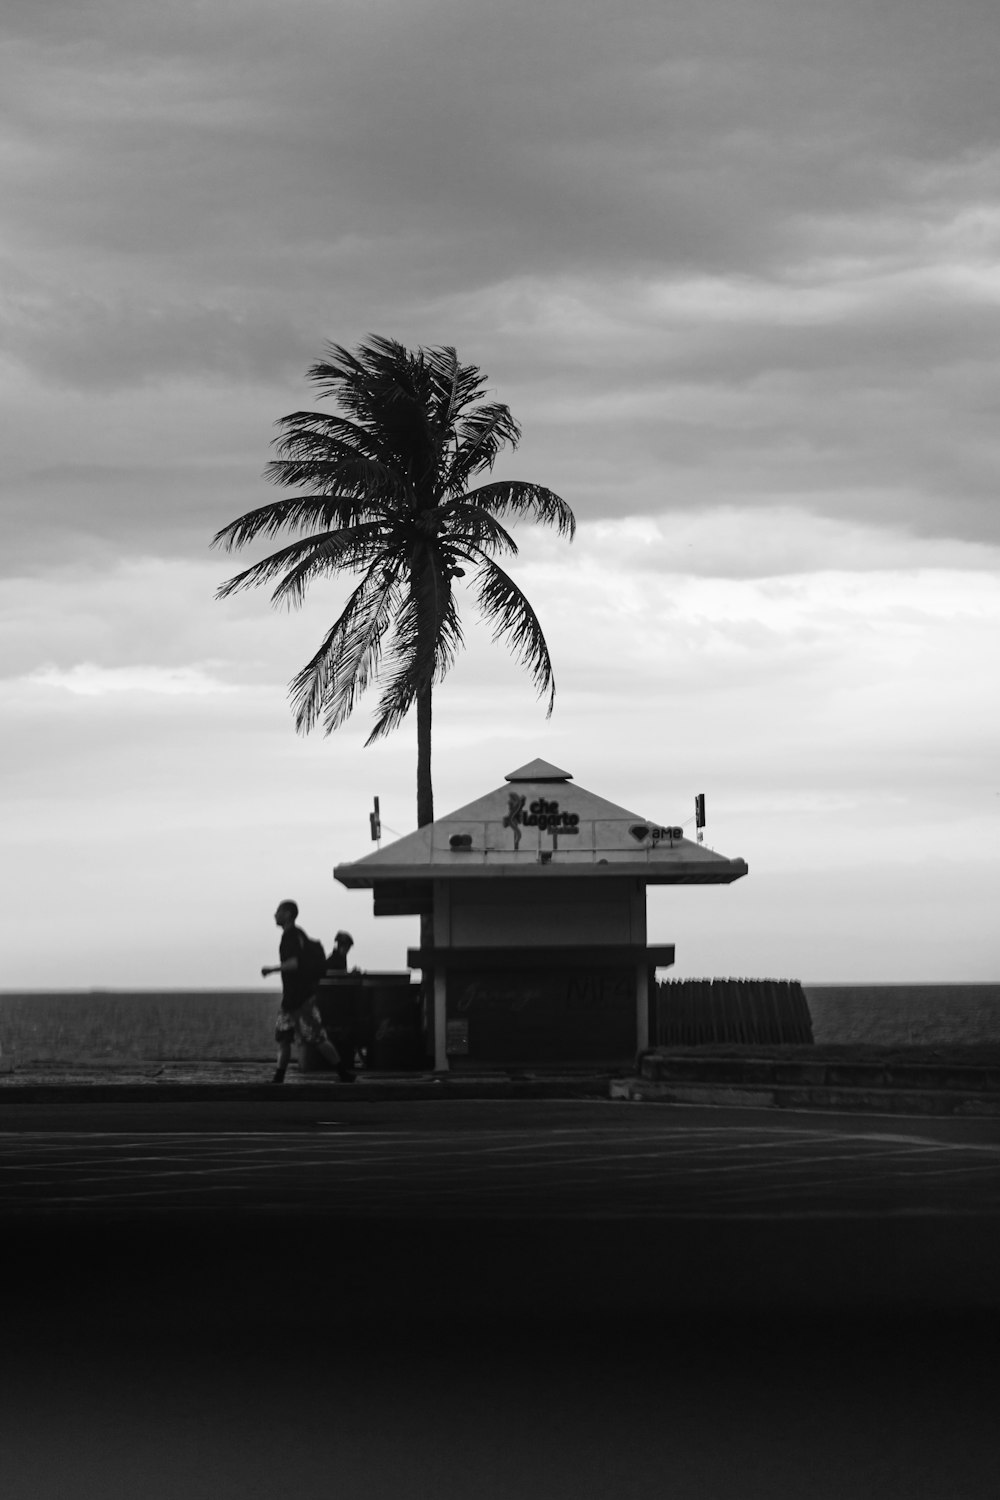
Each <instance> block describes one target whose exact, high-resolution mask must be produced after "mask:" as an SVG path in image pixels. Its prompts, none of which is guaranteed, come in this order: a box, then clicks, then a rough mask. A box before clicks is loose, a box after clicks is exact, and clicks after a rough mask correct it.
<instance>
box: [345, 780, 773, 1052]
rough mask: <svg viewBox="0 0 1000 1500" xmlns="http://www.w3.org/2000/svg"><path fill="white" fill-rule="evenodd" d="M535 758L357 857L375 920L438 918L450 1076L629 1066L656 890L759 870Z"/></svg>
mask: <svg viewBox="0 0 1000 1500" xmlns="http://www.w3.org/2000/svg"><path fill="white" fill-rule="evenodd" d="M572 780H573V778H572V776H571V774H570V772H569V771H562V770H560V769H559V768H558V767H557V766H553V765H549V763H548V762H547V761H544V760H533V761H531V762H530V763H529V764H528V765H525V766H521V767H520V768H519V769H518V770H516V771H510V772H508V774H507V775H506V776H505V778H504V781H505V783H506V784H505V785H504V786H501V787H498V788H497V789H496V790H495V791H492V792H487V793H486V795H485V796H483V797H480V798H479V799H478V800H477V801H475V802H470V803H469V804H468V806H466V807H461V808H459V809H458V810H457V811H456V812H452V813H448V814H447V815H446V816H445V817H443V818H438V819H436V821H435V822H433V823H429V824H427V825H426V826H425V827H423V828H419V829H418V830H417V831H416V833H411V834H409V835H407V836H406V837H405V838H401V839H398V840H397V841H396V842H395V843H393V844H389V845H387V846H386V847H385V848H384V849H379V850H378V851H377V852H375V853H374V854H369V855H368V856H367V857H366V858H364V859H359V860H356V861H354V862H353V863H350V864H342V865H337V867H336V868H335V870H334V872H333V874H334V878H335V879H336V880H338V881H340V883H341V884H342V885H345V886H347V887H348V888H351V889H357V888H364V887H370V888H371V889H372V891H373V892H374V900H375V915H376V916H399V915H409V914H417V913H420V914H424V913H430V912H433V931H434V944H433V948H431V949H423V948H411V949H409V950H408V952H407V963H408V965H409V966H410V968H411V969H420V970H422V971H423V972H424V974H425V976H426V975H427V974H428V973H430V974H432V975H433V984H432V986H425V994H424V998H423V1015H422V1025H423V1030H424V1037H425V1046H426V1052H427V1055H428V1056H430V1057H433V1059H434V1066H435V1068H436V1069H438V1070H441V1071H444V1070H447V1069H449V1068H452V1069H460V1068H461V1067H463V1066H465V1067H471V1066H476V1067H481V1066H484V1065H485V1066H489V1065H491V1064H495V1065H498V1066H510V1065H515V1066H533V1065H537V1064H545V1063H560V1064H585V1063H602V1064H604V1063H625V1062H630V1061H631V1060H632V1059H633V1058H634V1056H635V1053H636V1052H637V1051H639V1050H641V1049H643V1048H645V1047H647V1046H648V1045H649V1037H650V1016H649V1011H650V1003H651V1001H650V995H651V989H652V986H651V979H652V975H653V971H654V970H655V969H657V968H666V967H668V966H669V965H670V964H672V963H673V961H674V948H673V945H672V944H666V945H661V946H653V947H650V946H648V945H647V942H646V887H647V886H648V885H727V884H729V883H730V882H731V881H733V880H738V879H739V878H740V876H742V875H745V874H746V873H747V865H746V863H745V861H744V860H742V859H726V858H724V857H723V856H722V855H721V854H716V853H714V852H713V851H712V850H709V849H706V848H704V847H703V846H702V845H701V844H697V843H694V842H692V841H691V840H689V839H687V838H685V837H684V834H683V830H682V829H681V828H679V827H674V826H664V825H661V824H659V823H654V822H651V821H650V820H649V819H646V818H643V817H641V816H640V815H639V814H638V813H633V812H629V811H628V810H627V809H626V808H624V807H618V806H617V805H616V804H615V803H613V802H609V801H607V800H606V799H605V798H603V797H599V796H597V795H596V794H595V793H593V792H588V791H585V790H584V788H583V787H577V786H572V785H571V782H572Z"/></svg>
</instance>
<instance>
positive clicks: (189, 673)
mask: <svg viewBox="0 0 1000 1500" xmlns="http://www.w3.org/2000/svg"><path fill="white" fill-rule="evenodd" d="M27 683H28V685H29V686H32V687H43V688H58V689H61V690H62V691H63V692H67V693H73V694H74V695H79V696H81V697H84V698H102V697H104V696H106V695H107V694H108V693H142V694H146V693H154V694H157V695H166V696H167V697H170V698H175V697H178V696H181V697H190V696H192V695H194V696H196V697H200V696H202V695H204V694H207V693H211V694H215V693H234V692H236V691H237V689H236V687H235V686H234V685H233V684H232V683H229V682H222V681H220V679H219V678H218V677H215V676H213V675H212V674H211V672H210V671H209V670H207V669H206V668H205V667H202V666H188V667H157V666H141V667H100V666H97V665H96V663H94V662H78V663H77V664H76V665H75V666H73V667H70V668H69V670H68V671H67V670H62V669H60V668H59V667H54V666H46V667H42V668H40V669H39V670H38V671H37V672H32V673H31V675H30V676H29V677H28V679H27Z"/></svg>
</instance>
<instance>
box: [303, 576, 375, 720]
mask: <svg viewBox="0 0 1000 1500" xmlns="http://www.w3.org/2000/svg"><path fill="white" fill-rule="evenodd" d="M398 605H399V584H398V579H397V577H396V575H395V574H394V573H393V572H392V571H391V569H387V568H385V567H383V566H382V564H381V563H379V564H377V565H374V566H373V567H372V568H370V569H369V571H368V573H367V574H366V575H365V577H364V578H363V579H362V581H361V583H360V584H359V585H358V587H357V588H356V589H355V590H354V592H353V593H352V595H351V597H350V598H349V599H348V601H347V604H346V605H345V606H344V609H343V610H342V611H341V614H340V617H339V618H338V620H337V621H336V623H335V624H334V625H333V626H331V628H330V629H329V630H328V631H327V633H326V635H325V636H324V638H323V641H322V644H321V645H320V647H319V650H318V651H317V652H316V653H315V655H314V656H313V657H312V659H311V660H310V661H308V662H307V663H306V665H305V666H304V667H303V668H302V670H301V671H300V672H299V673H297V674H296V676H295V677H294V678H293V679H292V681H291V683H290V684H289V697H290V698H291V702H292V708H293V709H294V712H295V727H296V729H297V730H298V731H299V733H304V734H308V733H309V731H310V730H311V729H312V728H313V727H314V726H315V724H316V723H317V722H318V720H319V718H320V715H321V714H322V716H323V720H324V727H325V731H326V733H327V734H331V733H332V732H333V730H334V729H337V728H339V727H340V725H341V724H343V723H345V722H346V720H347V719H348V718H349V717H350V715H351V712H352V711H353V709H354V705H355V703H356V702H357V700H358V698H359V697H360V696H361V694H362V693H363V692H364V691H365V689H366V688H367V686H368V684H369V682H370V681H371V679H372V677H373V676H375V675H376V674H377V672H378V667H379V660H380V656H381V649H382V641H383V637H384V635H385V632H386V630H387V629H388V628H389V626H390V625H391V622H392V617H393V614H394V612H395V610H396V609H397V608H398Z"/></svg>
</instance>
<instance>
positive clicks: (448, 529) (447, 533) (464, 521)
mask: <svg viewBox="0 0 1000 1500" xmlns="http://www.w3.org/2000/svg"><path fill="white" fill-rule="evenodd" d="M441 514H442V521H443V524H442V528H441V534H442V537H443V538H444V539H445V540H446V541H447V543H448V544H451V543H453V542H454V543H457V544H458V545H460V546H473V547H485V548H486V550H487V551H493V552H498V553H506V554H507V556H509V557H516V556H517V543H516V542H515V540H514V538H513V537H512V536H511V534H510V532H509V531H507V530H506V528H505V527H503V526H501V524H500V522H499V521H498V520H497V518H496V516H493V515H491V514H490V512H489V511H488V510H484V509H483V507H482V506H481V505H467V504H466V503H465V501H464V500H455V501H452V503H451V504H450V505H445V506H442V510H441Z"/></svg>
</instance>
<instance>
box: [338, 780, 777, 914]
mask: <svg viewBox="0 0 1000 1500" xmlns="http://www.w3.org/2000/svg"><path fill="white" fill-rule="evenodd" d="M572 779H573V778H572V776H571V774H570V772H568V771H563V770H560V769H559V767H557V766H553V765H551V764H550V763H549V762H548V761H545V760H541V759H535V760H532V761H529V762H528V763H527V764H526V765H524V766H521V767H519V768H518V769H517V770H516V771H510V772H508V773H507V775H506V776H505V777H504V784H503V785H502V786H499V787H495V788H494V789H493V790H492V791H489V792H486V793H485V794H484V795H483V796H481V797H477V798H476V799H475V800H474V801H472V802H468V803H466V804H465V806H463V807H459V808H456V809H455V811H454V812H449V813H445V814H444V816H443V817H440V818H436V819H435V820H434V822H433V823H428V824H426V825H425V826H424V827H423V828H418V829H417V830H416V832H415V833H410V834H406V835H405V836H404V837H403V838H400V839H396V840H395V842H393V843H391V844H387V845H386V846H385V848H383V849H378V850H376V851H375V852H374V853H372V854H368V855H366V856H365V857H364V858H362V859H358V860H353V861H350V862H347V863H344V864H340V865H337V867H336V868H335V869H334V872H333V873H334V878H335V879H336V880H338V881H340V882H341V884H343V885H345V886H349V887H358V886H360V887H365V886H373V887H376V886H380V885H383V886H388V885H389V884H396V883H398V882H401V881H402V882H405V883H406V884H407V885H410V884H411V883H412V882H423V881H427V880H468V879H484V878H490V879H496V878H498V877H501V876H502V877H503V878H514V879H520V878H525V879H538V878H548V879H552V877H553V875H555V874H558V875H559V876H568V877H572V878H574V879H577V878H579V879H586V878H591V879H592V878H594V877H595V876H601V877H607V876H615V877H618V876H622V877H624V876H628V877H630V878H633V879H634V878H639V879H640V880H642V881H643V882H644V883H646V884H655V885H660V884H713V885H714V884H728V883H729V882H730V881H733V880H737V879H739V877H740V876H741V875H745V874H746V873H747V866H746V863H745V861H743V860H742V859H736V860H732V859H727V858H726V857H725V856H724V855H721V854H717V853H716V852H715V851H714V850H711V849H706V848H705V847H704V845H702V844H698V843H696V842H694V841H693V840H691V839H688V838H687V837H686V836H685V834H684V832H683V829H682V828H681V827H679V826H678V825H676V824H663V823H660V822H658V821H652V820H650V819H647V818H645V817H643V816H642V815H641V814H639V813H636V812H633V811H632V810H630V809H629V808H625V807H621V806H619V805H618V804H617V803H615V802H611V801H609V800H608V799H607V798H606V797H601V796H598V795H597V793H595V792H590V791H587V789H586V788H585V787H581V786H575V785H571V784H570V783H571V782H572Z"/></svg>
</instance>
